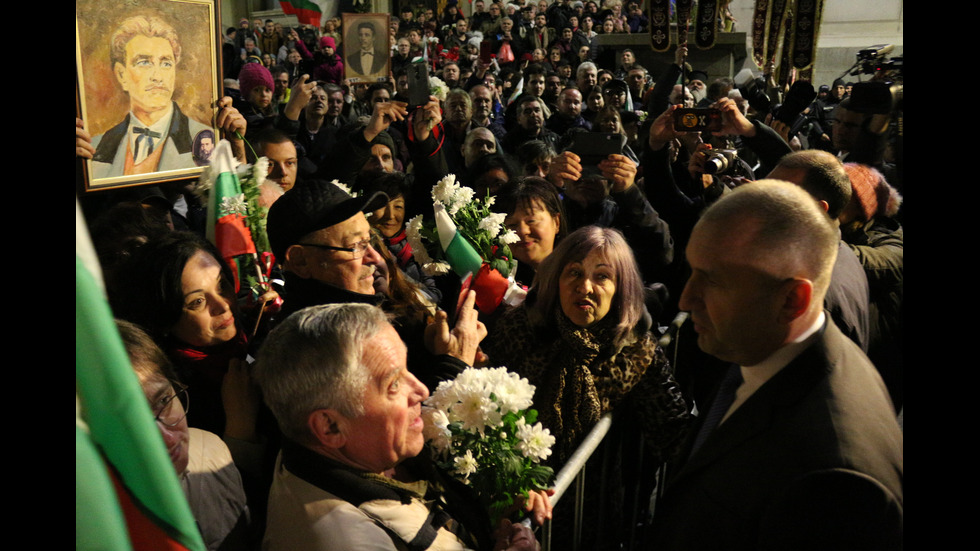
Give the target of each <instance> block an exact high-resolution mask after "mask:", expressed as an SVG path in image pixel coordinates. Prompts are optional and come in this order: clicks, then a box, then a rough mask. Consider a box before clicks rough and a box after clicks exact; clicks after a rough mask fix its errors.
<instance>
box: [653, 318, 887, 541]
mask: <svg viewBox="0 0 980 551" xmlns="http://www.w3.org/2000/svg"><path fill="white" fill-rule="evenodd" d="M828 319H829V317H828ZM709 407H710V406H709ZM705 411H707V410H705ZM694 434H696V431H695V432H693V433H692V435H694ZM692 441H693V438H692ZM688 449H690V445H689V446H688ZM902 450H903V440H902V433H901V430H900V429H899V427H898V423H897V422H896V420H895V416H894V412H893V410H892V406H891V403H890V402H889V400H888V396H887V393H886V390H885V388H884V385H883V384H882V382H881V378H880V377H879V376H878V374H877V372H876V371H875V369H874V366H872V365H871V362H870V361H868V359H867V357H866V356H865V355H864V354H863V353H862V352H861V351H860V350H859V349H858V348H857V346H856V345H855V344H854V343H853V342H852V341H851V340H850V339H848V338H847V337H845V336H844V335H843V334H842V333H841V332H840V330H839V329H837V327H836V326H835V325H834V324H833V322H830V321H828V322H827V324H826V325H825V327H824V329H823V331H822V334H821V335H820V337H819V338H818V339H817V341H816V342H814V344H813V345H811V346H810V347H809V348H807V349H806V350H805V351H803V353H802V354H801V355H800V356H798V357H797V358H796V359H794V360H793V361H792V362H790V364H789V365H787V366H786V367H785V368H783V369H782V370H781V371H780V372H778V373H777V374H776V375H775V376H773V377H772V379H770V380H769V381H767V382H766V383H765V384H763V385H762V387H760V388H759V389H758V390H757V391H756V392H755V393H754V394H753V395H752V396H750V397H749V399H748V400H746V401H745V403H744V404H742V406H741V407H739V408H738V409H737V410H735V412H733V413H732V414H731V416H729V418H728V419H727V420H726V421H725V422H724V423H723V424H721V425H720V426H719V427H718V428H716V429H715V431H714V432H713V433H711V434H710V435H709V436H708V438H707V440H706V441H705V442H704V444H703V445H702V446H701V447H700V448H699V449H698V450H697V452H695V453H694V454H693V455H692V456H691V457H690V458H689V459H688V461H687V463H686V464H685V465H683V466H682V467H681V468H680V470H679V471H676V476H675V477H674V479H673V480H672V481H670V482H669V484H668V486H667V489H666V492H665V495H664V498H663V500H662V501H661V502H660V503H658V504H657V510H656V513H657V515H656V518H655V520H654V525H655V526H654V533H653V539H654V542H653V545H651V546H650V548H651V549H670V550H672V551H682V550H695V549H705V550H708V549H711V550H717V549H725V550H726V551H729V550H739V549H745V550H748V549H862V550H864V549H901V548H902V535H903V528H902V522H903V495H902V494H903V457H902V454H903V451H902Z"/></svg>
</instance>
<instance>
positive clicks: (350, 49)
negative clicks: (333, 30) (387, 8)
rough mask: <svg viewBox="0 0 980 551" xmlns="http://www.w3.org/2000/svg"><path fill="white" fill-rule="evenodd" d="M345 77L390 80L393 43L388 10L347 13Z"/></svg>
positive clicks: (345, 23)
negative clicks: (390, 38)
mask: <svg viewBox="0 0 980 551" xmlns="http://www.w3.org/2000/svg"><path fill="white" fill-rule="evenodd" d="M342 15H343V19H344V78H347V79H348V80H350V81H351V82H381V81H386V80H388V73H389V70H390V66H391V51H390V50H391V47H390V44H389V38H388V25H389V19H391V15H390V14H387V13H345V14H342Z"/></svg>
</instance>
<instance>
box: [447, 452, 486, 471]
mask: <svg viewBox="0 0 980 551" xmlns="http://www.w3.org/2000/svg"><path fill="white" fill-rule="evenodd" d="M453 465H454V466H455V469H454V471H455V472H456V474H458V475H460V476H463V477H469V476H470V475H471V474H473V473H475V472H476V468H477V467H479V466H480V465H479V464H478V463H477V462H476V459H475V458H474V457H473V451H472V450H466V454H464V455H462V456H460V457H457V458H455V459H453Z"/></svg>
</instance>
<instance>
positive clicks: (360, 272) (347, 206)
mask: <svg viewBox="0 0 980 551" xmlns="http://www.w3.org/2000/svg"><path fill="white" fill-rule="evenodd" d="M387 204H388V196H387V195H385V194H384V193H381V192H376V193H374V194H371V195H366V196H362V197H352V196H351V195H349V194H348V193H347V192H346V191H344V190H343V189H341V188H340V187H339V186H337V185H335V184H333V183H330V182H326V181H323V180H312V181H307V182H300V183H299V184H297V185H296V186H294V187H293V188H292V189H290V190H289V191H287V192H286V193H284V194H283V196H282V197H280V198H279V199H278V200H277V201H276V202H275V203H273V205H272V207H271V208H270V209H269V217H268V233H269V242H270V244H271V245H272V253H273V254H274V255H275V256H276V259H277V260H278V261H279V262H280V263H281V264H282V266H283V271H284V274H285V281H286V284H285V303H284V306H283V310H282V313H281V315H280V317H281V319H286V318H287V316H290V315H292V314H293V313H294V312H297V311H298V310H301V309H303V308H306V307H308V306H315V305H319V304H335V303H342V302H352V303H361V304H370V305H372V306H375V307H377V308H379V309H383V310H386V311H387V310H389V309H390V308H388V307H389V306H391V304H392V303H391V301H389V300H387V298H388V297H386V296H385V295H384V294H382V293H381V292H379V291H378V289H386V288H387V284H388V266H387V265H386V264H385V260H384V258H382V256H381V254H380V253H378V251H376V250H375V249H374V247H373V246H372V245H371V225H370V223H368V220H367V217H366V216H365V214H366V213H371V212H373V211H375V210H377V209H380V208H382V207H384V206H386V205H387ZM474 302H475V294H474V293H473V292H470V293H469V295H468V296H467V298H466V299H465V300H464V303H463V307H462V309H461V310H460V312H459V314H458V315H457V320H456V325H455V326H454V327H453V328H452V329H451V330H450V326H449V322H448V316H447V315H446V313H445V312H442V311H439V312H437V313H436V314H435V316H433V317H432V318H431V323H430V324H428V325H427V326H424V327H417V324H414V323H410V322H405V323H401V324H399V331H401V333H402V336H403V338H404V340H405V341H406V344H407V345H408V347H409V351H410V354H409V363H410V366H411V370H412V372H413V373H414V374H416V376H418V377H419V378H420V379H422V381H423V382H425V384H426V385H429V386H430V387H431V388H435V386H436V385H437V384H438V383H439V381H441V380H445V379H448V378H452V377H454V376H455V375H456V374H458V373H460V372H461V371H462V370H463V369H465V368H466V367H467V366H469V365H473V363H474V362H475V361H476V357H477V350H478V346H479V344H480V341H482V340H483V338H484V337H485V336H486V334H487V329H486V327H485V326H484V325H483V323H481V322H480V321H479V320H478V319H477V312H476V310H475V309H474V307H473V304H474Z"/></svg>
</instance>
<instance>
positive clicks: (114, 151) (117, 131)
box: [92, 102, 211, 178]
mask: <svg viewBox="0 0 980 551" xmlns="http://www.w3.org/2000/svg"><path fill="white" fill-rule="evenodd" d="M129 117H130V115H129V114H127V115H126V118H124V119H123V120H122V122H121V123H119V124H117V125H116V126H113V127H112V128H110V129H109V131H108V132H106V133H105V134H100V135H98V136H95V138H93V139H92V145H93V146H94V147H95V156H93V157H92V178H110V177H113V176H122V175H123V169H124V167H125V166H126V148H127V145H128V140H127V136H126V132H127V130H128V128H129ZM204 130H211V128H210V127H208V126H205V125H203V124H201V123H199V122H197V121H196V120H194V119H191V118H188V117H187V115H185V114H184V113H183V112H182V111H181V110H180V107H178V106H177V103H176V102H174V112H173V116H172V117H171V119H170V129H169V131H168V132H167V138H166V139H165V140H164V142H163V152H162V154H161V156H160V162H159V163H158V164H157V170H158V171H164V170H177V169H181V168H194V167H196V166H197V164H195V163H194V151H193V148H194V138H195V136H197V134H198V132H202V131H204ZM157 147H160V146H157Z"/></svg>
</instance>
